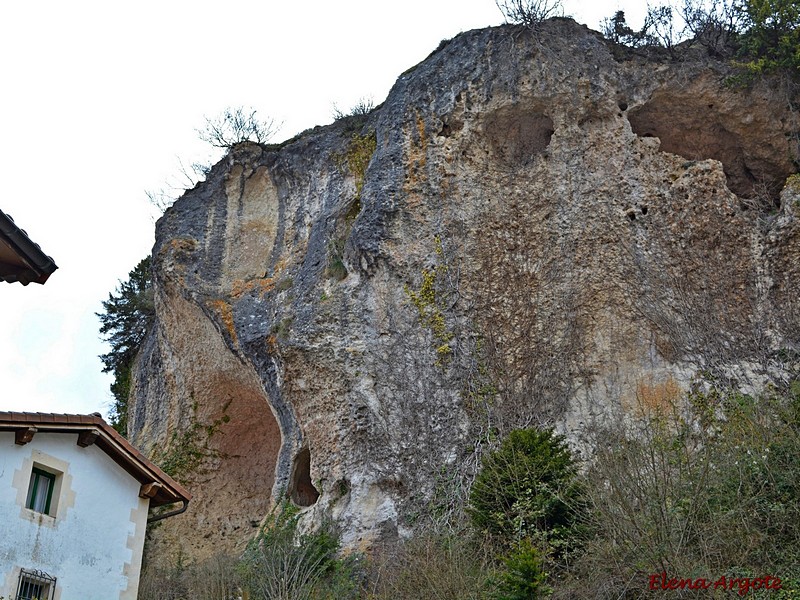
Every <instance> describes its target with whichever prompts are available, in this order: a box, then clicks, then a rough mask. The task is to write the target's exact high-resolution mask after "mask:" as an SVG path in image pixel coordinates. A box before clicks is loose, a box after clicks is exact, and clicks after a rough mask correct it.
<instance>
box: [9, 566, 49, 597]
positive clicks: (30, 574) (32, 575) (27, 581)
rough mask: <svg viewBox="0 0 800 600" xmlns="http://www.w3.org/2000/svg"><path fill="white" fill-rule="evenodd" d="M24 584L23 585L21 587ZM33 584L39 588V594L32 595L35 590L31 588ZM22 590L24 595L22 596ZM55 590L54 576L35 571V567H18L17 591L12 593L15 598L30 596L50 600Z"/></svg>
mask: <svg viewBox="0 0 800 600" xmlns="http://www.w3.org/2000/svg"><path fill="white" fill-rule="evenodd" d="M23 586H25V587H23ZM33 586H37V587H38V588H39V590H38V594H39V596H33V595H31V594H32V593H35V592H36V590H34V589H31V588H32V587H33ZM23 592H24V593H25V595H24V596H23V595H22V594H23ZM55 592H56V578H55V577H52V576H51V575H48V574H47V573H45V572H44V571H37V570H35V569H20V571H19V580H18V582H17V593H16V594H15V595H14V598H15V599H16V600H28V599H30V598H37V599H38V600H52V598H53V597H54V596H55Z"/></svg>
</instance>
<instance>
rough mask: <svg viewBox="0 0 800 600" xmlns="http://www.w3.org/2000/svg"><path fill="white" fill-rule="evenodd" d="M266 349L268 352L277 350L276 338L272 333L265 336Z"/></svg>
mask: <svg viewBox="0 0 800 600" xmlns="http://www.w3.org/2000/svg"><path fill="white" fill-rule="evenodd" d="M267 349H268V350H269V353H270V354H276V353H277V352H278V338H277V336H276V335H275V334H274V333H273V334H270V335H269V336H267Z"/></svg>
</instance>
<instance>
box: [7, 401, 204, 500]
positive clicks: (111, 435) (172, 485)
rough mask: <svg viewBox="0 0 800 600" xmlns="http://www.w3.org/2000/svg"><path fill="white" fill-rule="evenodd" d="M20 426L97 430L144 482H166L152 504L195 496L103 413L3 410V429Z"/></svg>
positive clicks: (103, 445) (102, 443)
mask: <svg viewBox="0 0 800 600" xmlns="http://www.w3.org/2000/svg"><path fill="white" fill-rule="evenodd" d="M20 426H25V427H36V428H37V429H39V430H40V431H42V432H56V433H78V432H81V431H97V432H98V434H99V435H98V438H97V441H96V442H95V444H97V446H98V447H99V448H100V449H102V450H103V451H104V452H105V453H106V454H108V455H109V456H110V457H111V458H112V459H114V461H115V462H116V463H117V464H118V465H120V466H121V467H122V468H123V469H125V470H126V471H127V472H128V473H130V475H132V476H133V477H134V478H135V479H137V480H138V481H139V483H141V484H146V483H151V482H153V481H157V482H158V483H160V484H161V485H162V487H161V488H160V489H159V491H158V494H156V496H155V497H154V498H152V499H151V500H150V506H162V505H164V504H171V503H173V502H181V501H186V502H188V501H189V500H191V498H192V495H191V494H190V493H189V492H188V491H187V490H186V489H185V488H184V487H183V486H182V485H181V484H179V483H178V482H177V481H175V480H174V479H172V477H170V476H169V475H167V474H166V473H165V472H164V471H162V470H161V469H160V468H159V467H158V466H156V465H155V464H154V463H153V462H151V461H150V460H149V459H148V458H147V457H146V456H145V455H144V454H142V453H141V452H139V450H137V449H136V448H134V447H133V446H132V445H131V443H130V442H129V441H128V440H126V439H125V438H124V437H122V436H121V435H120V434H119V433H118V432H117V431H116V430H115V429H114V428H113V427H111V426H110V425H109V424H108V423H106V422H105V421H104V420H103V418H102V417H101V416H100V415H99V414H91V415H74V414H57V413H30V412H4V411H0V431H13V430H15V429H19V428H20Z"/></svg>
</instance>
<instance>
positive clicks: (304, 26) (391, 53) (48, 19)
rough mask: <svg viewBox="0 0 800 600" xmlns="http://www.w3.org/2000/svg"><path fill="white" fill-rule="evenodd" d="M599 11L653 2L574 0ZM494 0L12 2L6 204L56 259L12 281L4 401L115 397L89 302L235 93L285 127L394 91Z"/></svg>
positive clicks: (6, 57) (4, 125)
mask: <svg viewBox="0 0 800 600" xmlns="http://www.w3.org/2000/svg"><path fill="white" fill-rule="evenodd" d="M564 5H565V12H566V14H568V15H571V16H573V17H574V18H575V19H576V20H577V21H579V22H581V23H585V24H587V25H589V26H590V27H592V28H594V29H599V23H600V21H601V20H602V18H604V17H608V16H611V15H612V14H613V13H614V12H615V11H616V10H625V12H626V15H627V16H628V22H629V23H631V24H632V25H633V26H636V25H641V21H642V18H643V15H644V11H645V9H646V2H644V1H643V0H640V1H614V0H611V1H600V0H598V1H584V2H581V1H578V0H573V1H570V0H566V1H565V2H564ZM502 20H503V19H502V15H501V14H500V12H499V11H498V9H497V7H496V6H495V4H494V2H493V0H404V1H403V2H376V1H375V0H372V1H366V0H341V1H339V2H332V1H324V0H313V1H306V2H296V3H292V2H286V1H283V2H274V1H272V0H260V1H245V0H228V1H227V2H225V3H223V2H220V1H216V2H213V3H212V2H208V1H205V0H202V1H194V2H188V1H183V0H180V1H177V0H159V1H158V2H154V1H151V0H141V1H139V2H136V3H120V2H109V1H108V0H104V1H103V2H99V1H97V2H88V1H85V0H73V1H71V2H63V1H58V2H56V1H51V0H45V1H42V2H24V1H19V2H5V3H3V4H2V5H0V90H1V91H0V132H2V138H0V140H1V141H0V180H2V182H3V186H2V191H0V209H2V210H3V211H4V212H6V213H8V214H10V215H11V216H12V217H13V218H14V219H15V221H16V223H17V225H18V226H20V227H21V228H23V229H25V230H26V231H27V232H28V234H29V235H30V237H31V238H32V239H33V241H35V242H37V243H38V244H40V245H41V247H42V249H43V250H44V251H45V252H46V253H47V254H49V255H50V256H52V257H53V258H54V260H55V261H56V263H57V264H58V266H59V269H58V271H56V272H55V273H54V274H53V275H52V276H51V278H50V280H49V281H48V282H47V283H46V284H45V285H44V286H40V285H37V284H31V285H28V286H25V287H23V286H21V285H19V284H13V285H9V284H0V323H2V331H0V410H26V411H44V412H77V413H89V412H93V411H96V410H99V411H101V412H102V413H103V415H104V416H105V415H107V413H108V406H109V403H110V400H111V395H110V392H109V391H108V386H109V384H110V381H111V379H110V375H104V374H102V373H101V369H102V364H101V362H100V360H99V359H98V358H97V356H98V355H99V354H102V353H104V352H106V351H107V348H106V347H105V345H104V344H103V343H101V341H100V339H99V334H98V327H99V322H98V320H97V318H96V317H95V313H96V312H98V311H100V310H101V305H100V302H101V301H102V300H104V299H106V298H107V296H108V293H109V292H110V291H112V290H114V289H115V287H116V285H117V284H118V281H119V280H120V279H124V278H126V277H127V274H128V272H129V271H130V270H131V269H132V268H133V267H134V266H135V265H136V264H137V263H138V261H139V260H140V259H142V258H143V257H144V256H145V255H147V254H148V253H149V252H150V249H151V247H152V245H153V241H154V237H153V231H154V223H153V219H154V216H155V213H156V211H155V209H154V208H153V207H152V206H151V205H150V204H149V202H148V200H147V197H146V195H145V190H156V189H159V188H162V187H164V186H165V182H170V181H171V182H177V181H178V180H179V177H178V174H179V164H178V158H177V157H181V159H183V160H184V162H186V163H187V164H188V163H191V162H192V161H193V160H197V159H205V158H206V157H207V154H208V153H207V150H206V146H205V145H204V144H203V143H202V142H199V141H198V140H197V135H196V132H195V129H196V128H198V127H202V125H203V124H204V122H205V120H204V116H206V115H207V116H214V115H216V114H218V113H219V112H220V111H221V110H223V109H224V108H225V107H227V106H239V105H245V106H252V107H254V108H256V109H257V110H258V113H259V115H263V116H274V117H275V118H276V119H277V120H278V121H282V122H283V123H284V125H283V127H282V129H281V130H280V131H279V133H278V135H277V136H276V137H275V138H274V140H273V141H276V142H277V141H281V140H283V139H286V138H289V137H292V136H293V135H294V134H295V133H298V132H300V131H302V130H304V129H307V128H309V127H313V126H315V125H323V124H326V123H329V122H330V121H331V120H332V117H331V112H332V105H333V103H336V104H337V106H339V108H341V109H343V110H346V109H348V108H349V107H351V106H352V105H354V104H355V103H356V102H357V101H358V100H359V98H362V97H371V98H372V99H373V100H374V102H375V104H378V103H380V102H382V101H383V100H384V99H385V97H386V95H387V94H388V92H389V89H390V88H391V86H392V84H393V83H394V81H395V79H396V78H397V76H398V75H399V74H400V73H402V72H403V71H405V70H406V69H407V68H409V67H411V66H413V65H414V64H416V63H418V62H419V61H421V60H423V59H424V58H425V57H426V56H427V55H428V54H430V52H432V51H433V50H434V49H435V48H436V47H437V46H438V45H439V42H440V41H441V40H442V39H446V38H451V37H453V36H455V35H456V34H458V33H459V32H461V31H467V30H469V29H474V28H479V27H486V26H490V25H497V24H500V23H501V22H502Z"/></svg>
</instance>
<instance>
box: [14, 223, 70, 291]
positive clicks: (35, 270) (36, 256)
mask: <svg viewBox="0 0 800 600" xmlns="http://www.w3.org/2000/svg"><path fill="white" fill-rule="evenodd" d="M57 268H58V267H57V266H56V263H55V262H53V259H52V258H50V257H49V256H47V255H46V254H45V253H44V252H42V249H41V248H40V247H39V245H38V244H35V243H34V242H33V241H32V240H31V239H30V238H29V237H28V234H27V233H25V231H24V230H22V229H20V228H19V227H17V226H16V224H15V223H14V219H12V218H11V217H10V216H8V215H7V214H5V213H4V212H3V211H2V210H0V281H5V282H8V283H15V282H19V283H21V284H22V285H28V284H29V283H30V282H32V281H33V282H35V283H44V282H45V281H47V278H48V277H50V275H52V273H53V272H54V271H55V270H56V269H57Z"/></svg>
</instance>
